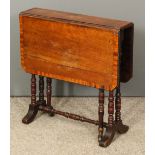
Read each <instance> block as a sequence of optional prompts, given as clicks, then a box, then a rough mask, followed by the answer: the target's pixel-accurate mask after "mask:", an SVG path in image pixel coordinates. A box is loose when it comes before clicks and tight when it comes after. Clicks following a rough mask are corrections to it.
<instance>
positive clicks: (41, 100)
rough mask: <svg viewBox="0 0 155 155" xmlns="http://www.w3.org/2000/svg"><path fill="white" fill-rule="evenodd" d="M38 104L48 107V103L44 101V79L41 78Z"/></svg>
mask: <svg viewBox="0 0 155 155" xmlns="http://www.w3.org/2000/svg"><path fill="white" fill-rule="evenodd" d="M38 103H39V104H41V105H46V101H45V100H44V77H43V76H39V100H38Z"/></svg>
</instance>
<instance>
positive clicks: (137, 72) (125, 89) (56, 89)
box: [10, 0, 145, 96]
mask: <svg viewBox="0 0 155 155" xmlns="http://www.w3.org/2000/svg"><path fill="white" fill-rule="evenodd" d="M32 7H40V8H47V9H53V10H60V11H67V12H73V13H80V14H86V15H92V16H99V17H105V18H115V19H120V20H126V21H132V22H134V24H135V33H134V55H133V56H134V68H133V69H134V71H133V78H132V79H131V80H130V81H129V82H128V83H125V84H121V87H122V95H123V96H144V95H145V88H144V87H145V79H144V78H145V76H144V75H145V64H144V57H145V39H144V37H145V9H144V8H145V1H144V0H136V1H135V0H117V1H114V0H108V1H107V0H85V1H83V0H74V1H73V0H46V1H42V0H37V1H36V0H31V1H17V0H11V66H10V67H11V92H10V93H11V96H29V95H30V77H31V76H30V74H27V73H25V72H24V71H23V70H22V68H21V66H20V50H19V20H18V14H19V12H20V11H23V10H26V9H29V8H32ZM88 52H89V51H88ZM52 87H53V88H52V91H53V95H54V96H97V95H98V90H97V89H94V88H90V87H84V86H80V85H76V84H71V83H67V82H63V81H58V80H53V85H52Z"/></svg>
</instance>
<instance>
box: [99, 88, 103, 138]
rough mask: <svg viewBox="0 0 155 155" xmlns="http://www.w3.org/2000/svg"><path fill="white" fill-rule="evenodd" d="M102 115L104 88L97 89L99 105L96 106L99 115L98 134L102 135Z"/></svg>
mask: <svg viewBox="0 0 155 155" xmlns="http://www.w3.org/2000/svg"><path fill="white" fill-rule="evenodd" d="M103 115H104V89H99V107H98V116H99V129H98V130H99V135H100V136H102V135H103Z"/></svg>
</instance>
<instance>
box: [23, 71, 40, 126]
mask: <svg viewBox="0 0 155 155" xmlns="http://www.w3.org/2000/svg"><path fill="white" fill-rule="evenodd" d="M38 108H39V104H37V102H36V78H35V75H34V74H32V78H31V104H30V105H29V110H28V113H27V114H26V116H25V117H24V118H23V120H22V122H23V123H25V124H29V123H31V122H32V121H33V120H34V118H35V116H36V114H37V112H38Z"/></svg>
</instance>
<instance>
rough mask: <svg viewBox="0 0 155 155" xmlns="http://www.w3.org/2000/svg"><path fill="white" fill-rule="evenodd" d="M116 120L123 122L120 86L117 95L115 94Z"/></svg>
mask: <svg viewBox="0 0 155 155" xmlns="http://www.w3.org/2000/svg"><path fill="white" fill-rule="evenodd" d="M115 109H116V111H115V121H116V122H121V121H122V120H121V93H120V87H117V89H116V95H115Z"/></svg>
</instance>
